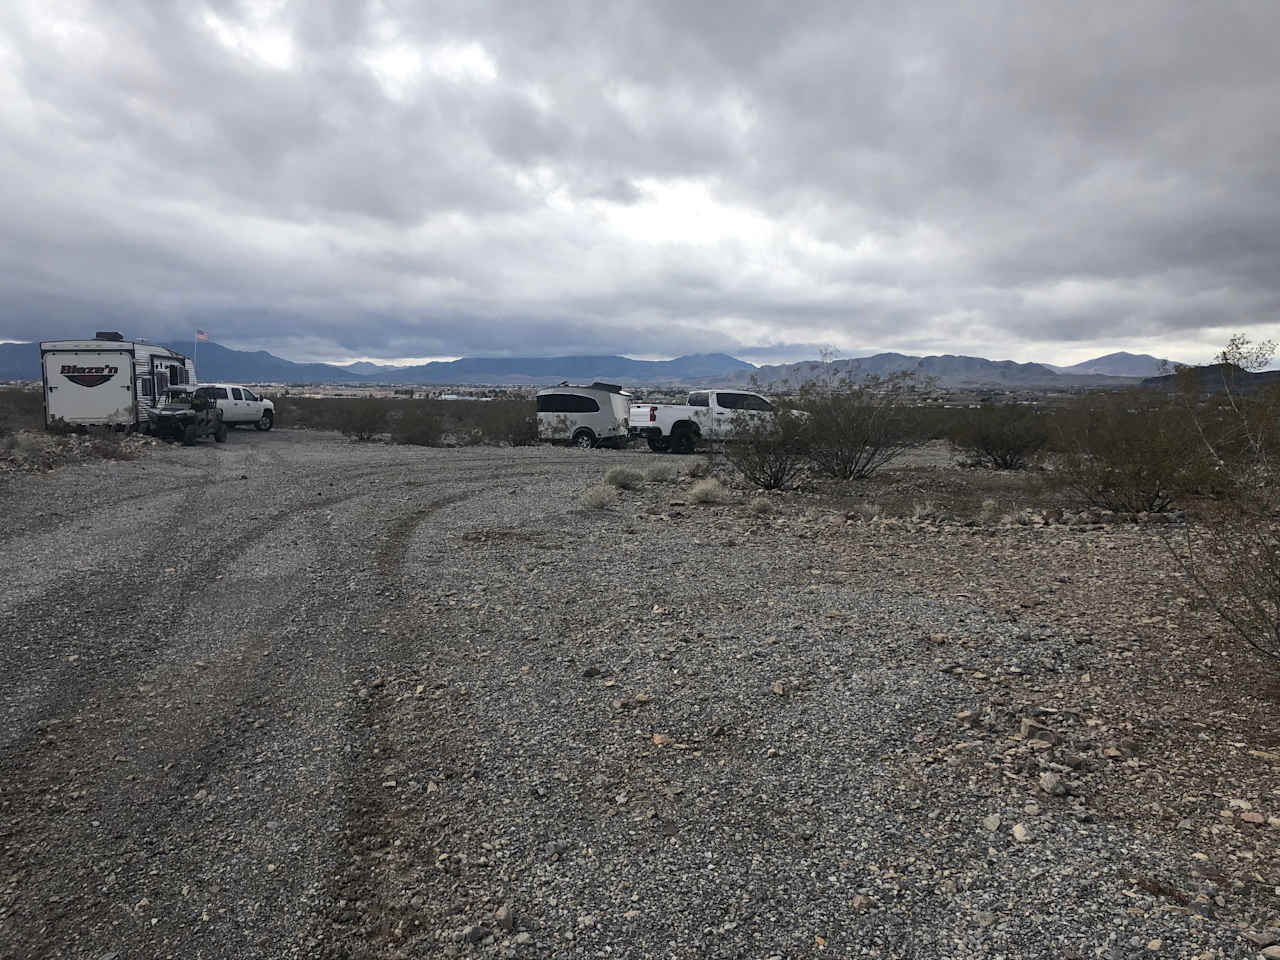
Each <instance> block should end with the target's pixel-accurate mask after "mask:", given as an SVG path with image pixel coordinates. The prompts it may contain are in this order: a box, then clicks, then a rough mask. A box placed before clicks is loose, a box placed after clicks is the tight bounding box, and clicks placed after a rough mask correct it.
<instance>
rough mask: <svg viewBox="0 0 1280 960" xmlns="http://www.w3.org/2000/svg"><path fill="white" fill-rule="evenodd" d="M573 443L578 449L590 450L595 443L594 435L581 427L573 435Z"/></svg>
mask: <svg viewBox="0 0 1280 960" xmlns="http://www.w3.org/2000/svg"><path fill="white" fill-rule="evenodd" d="M573 445H574V446H575V447H577V448H578V449H579V450H590V449H591V448H592V447H594V446H595V445H596V435H595V434H594V433H592V432H591V431H590V430H588V429H587V428H586V427H583V428H582V429H581V430H579V431H578V432H577V433H575V434H574V435H573Z"/></svg>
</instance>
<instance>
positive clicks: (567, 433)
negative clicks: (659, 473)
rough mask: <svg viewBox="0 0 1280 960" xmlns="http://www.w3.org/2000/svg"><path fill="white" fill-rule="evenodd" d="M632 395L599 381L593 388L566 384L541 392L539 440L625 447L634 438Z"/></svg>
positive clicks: (582, 446) (539, 396)
mask: <svg viewBox="0 0 1280 960" xmlns="http://www.w3.org/2000/svg"><path fill="white" fill-rule="evenodd" d="M630 400H631V394H629V393H627V392H626V391H625V390H623V389H622V387H620V386H618V385H617V384H616V383H601V382H600V381H598V380H597V381H596V382H594V383H592V384H590V385H589V386H575V385H573V384H570V383H567V382H566V383H562V384H560V386H558V387H548V388H547V389H545V390H539V391H538V396H537V404H538V437H539V439H541V440H550V441H552V442H555V441H560V442H562V443H563V442H564V441H566V440H567V441H568V442H569V443H570V444H572V445H573V446H575V447H579V448H581V449H583V450H589V449H590V448H592V447H624V446H626V444H627V441H629V440H630V439H631V435H630V433H629V431H628V428H627V412H628V410H629V409H630Z"/></svg>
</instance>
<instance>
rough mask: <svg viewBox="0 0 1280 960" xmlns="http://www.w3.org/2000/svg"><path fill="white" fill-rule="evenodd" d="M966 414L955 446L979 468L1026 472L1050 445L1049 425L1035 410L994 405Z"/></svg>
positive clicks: (959, 426) (959, 425)
mask: <svg viewBox="0 0 1280 960" xmlns="http://www.w3.org/2000/svg"><path fill="white" fill-rule="evenodd" d="M965 413H966V416H965V417H964V418H963V419H962V420H961V422H960V423H959V424H958V425H957V429H956V431H955V433H954V434H953V435H952V438H951V443H952V445H953V446H955V447H957V448H959V449H960V450H962V451H963V452H964V453H966V454H967V455H968V458H969V461H970V463H972V464H973V465H975V466H982V467H990V468H992V469H994V470H1024V469H1026V467H1027V466H1028V464H1029V463H1030V462H1031V459H1032V458H1033V457H1035V455H1036V454H1038V453H1039V452H1040V450H1041V448H1043V447H1044V445H1045V444H1046V443H1048V442H1049V426H1048V423H1047V421H1046V419H1045V417H1044V416H1043V415H1042V414H1041V413H1039V412H1038V411H1037V410H1036V409H1035V408H1033V407H1025V406H1019V405H1016V404H992V405H988V406H984V407H982V408H981V409H979V410H966V411H965Z"/></svg>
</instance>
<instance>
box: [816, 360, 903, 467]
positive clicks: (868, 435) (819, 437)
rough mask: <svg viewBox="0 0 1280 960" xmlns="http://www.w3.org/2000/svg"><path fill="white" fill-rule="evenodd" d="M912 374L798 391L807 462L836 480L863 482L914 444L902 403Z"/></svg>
mask: <svg viewBox="0 0 1280 960" xmlns="http://www.w3.org/2000/svg"><path fill="white" fill-rule="evenodd" d="M910 388H911V378H910V377H906V376H895V377H888V378H884V379H881V378H877V377H868V378H865V379H863V380H861V381H846V382H842V383H838V384H836V385H834V386H817V385H811V386H808V387H806V388H805V389H803V390H802V391H801V393H800V405H801V407H802V408H803V409H804V410H805V411H806V412H807V413H808V417H807V419H806V420H805V425H806V427H807V429H808V442H807V451H808V458H809V462H810V463H811V464H812V466H813V468H814V469H815V470H817V471H818V472H819V473H822V474H825V475H826V476H828V477H831V478H833V479H835V480H864V479H866V478H867V477H870V476H871V475H872V474H873V473H875V472H876V471H877V470H879V469H880V468H881V467H883V466H886V465H887V464H889V463H891V462H893V461H894V460H896V459H897V458H898V457H899V456H901V455H902V453H903V452H904V451H905V450H906V449H907V448H908V447H911V446H913V445H914V444H915V443H916V442H917V428H916V426H915V425H914V424H913V423H912V421H911V418H910V416H909V415H908V413H907V409H906V406H905V403H906V400H907V399H908V396H909V393H910Z"/></svg>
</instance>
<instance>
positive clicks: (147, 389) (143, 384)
mask: <svg viewBox="0 0 1280 960" xmlns="http://www.w3.org/2000/svg"><path fill="white" fill-rule="evenodd" d="M138 395H139V396H143V397H154V396H155V395H156V385H155V382H154V381H153V380H152V379H151V378H150V377H139V378H138Z"/></svg>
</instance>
